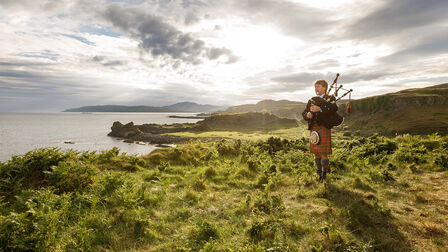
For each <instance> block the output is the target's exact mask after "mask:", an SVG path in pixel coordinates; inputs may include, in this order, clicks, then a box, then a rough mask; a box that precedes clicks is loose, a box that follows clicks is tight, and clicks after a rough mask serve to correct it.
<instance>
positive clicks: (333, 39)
mask: <svg viewBox="0 0 448 252" xmlns="http://www.w3.org/2000/svg"><path fill="white" fill-rule="evenodd" d="M447 12H448V1H445V0H427V1H420V0H400V1H386V0H382V1H373V0H366V1H355V0H340V1H326V0H315V1H312V2H311V1H306V0H229V1H219V0H207V1H205V0H189V1H185V0H172V1H159V0H147V1H144V0H123V1H120V0H114V1H108V0H98V1H87V0H61V1H53V0H42V1H31V0H2V1H0V47H1V48H2V50H1V51H0V112H2V111H3V112H4V111H6V112H7V111H61V110H64V109H67V108H72V107H80V106H87V105H104V104H122V105H148V106H162V105H169V104H173V103H176V102H183V101H191V102H197V103H202V104H215V105H238V104H244V103H251V102H252V103H255V102H257V101H259V100H263V99H275V100H280V99H288V100H294V101H306V100H307V99H308V98H309V97H310V96H312V95H313V90H312V83H313V82H314V81H315V80H317V79H325V80H327V81H328V82H332V80H333V79H334V77H335V75H336V73H340V74H341V76H340V79H339V82H340V83H341V84H343V85H344V86H345V87H347V88H353V89H354V93H353V96H352V97H353V98H355V99H356V98H362V97H365V96H371V95H378V94H383V93H387V92H395V91H398V90H400V89H404V88H412V87H424V86H429V85H435V84H439V83H443V82H448V74H447V70H448V60H447V58H448V57H447V56H448V35H447V34H448V16H447V15H446V14H445V13H447Z"/></svg>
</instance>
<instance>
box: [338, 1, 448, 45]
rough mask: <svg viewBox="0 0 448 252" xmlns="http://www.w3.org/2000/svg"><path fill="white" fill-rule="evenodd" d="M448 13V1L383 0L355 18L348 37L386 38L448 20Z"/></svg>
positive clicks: (347, 33) (347, 34) (348, 31)
mask: <svg viewBox="0 0 448 252" xmlns="http://www.w3.org/2000/svg"><path fill="white" fill-rule="evenodd" d="M446 13H448V1H446V0H425V1H421V0H400V1H383V5H382V6H381V7H380V8H377V9H376V10H374V11H373V12H372V13H370V14H368V15H367V16H364V17H363V18H361V19H360V20H355V21H354V23H353V24H352V25H351V26H350V27H349V28H348V29H347V32H346V36H348V37H349V38H357V39H369V38H376V37H383V38H384V37H387V36H390V35H397V34H400V33H402V32H403V31H405V30H415V29H417V28H421V27H424V26H428V25H431V24H434V23H437V22H440V21H442V20H447V19H448V16H447V15H446ZM417 34H418V32H416V33H415V34H414V35H417Z"/></svg>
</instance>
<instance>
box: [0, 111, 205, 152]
mask: <svg viewBox="0 0 448 252" xmlns="http://www.w3.org/2000/svg"><path fill="white" fill-rule="evenodd" d="M195 114H196V113H91V114H81V113H0V161H6V160H8V159H10V158H11V156H13V155H21V154H25V153H26V152H28V151H30V150H32V149H35V148H43V147H60V148H61V149H74V150H79V151H87V150H89V151H94V150H96V151H100V150H108V149H111V148H113V147H114V146H115V147H118V148H119V149H120V151H122V152H126V153H129V154H139V155H140V154H147V153H149V152H151V151H152V150H154V149H155V148H156V147H155V146H154V145H139V144H130V143H124V142H123V140H119V139H117V138H113V137H108V136H107V134H108V133H109V132H110V131H111V130H110V128H111V126H112V124H113V122H114V121H120V122H121V123H123V124H126V123H128V122H134V124H144V123H157V124H173V123H184V122H190V123H194V122H197V121H199V120H198V119H179V118H169V117H168V116H169V115H182V116H191V115H195ZM64 142H73V143H74V144H65V143H64Z"/></svg>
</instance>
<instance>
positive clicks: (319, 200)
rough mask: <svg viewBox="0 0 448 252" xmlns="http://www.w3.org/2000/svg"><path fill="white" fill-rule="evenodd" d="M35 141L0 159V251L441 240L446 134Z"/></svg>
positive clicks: (325, 246)
mask: <svg viewBox="0 0 448 252" xmlns="http://www.w3.org/2000/svg"><path fill="white" fill-rule="evenodd" d="M334 145H335V146H334V151H333V155H332V156H331V159H330V161H331V173H330V174H329V180H328V182H327V183H325V184H321V183H317V179H316V176H315V171H314V170H315V168H314V164H313V157H312V155H311V154H309V153H308V151H307V150H308V144H307V140H306V139H305V138H298V139H293V140H288V139H281V138H274V137H271V138H267V139H264V140H257V141H239V140H222V141H216V142H210V143H202V142H199V141H197V142H190V143H188V144H183V145H179V146H177V147H176V148H168V149H157V150H155V151H153V152H152V153H150V154H148V155H146V156H143V157H137V156H128V155H125V154H124V153H121V154H120V153H119V150H118V149H115V148H114V149H112V150H110V151H104V152H99V153H95V152H75V151H66V152H63V151H61V150H58V149H54V148H50V149H36V150H34V151H31V152H29V153H27V154H25V155H23V156H15V157H13V158H12V159H11V160H9V161H6V162H4V163H0V198H1V203H0V204H1V207H0V249H1V250H5V251H17V250H18V251H24V250H35V251H67V250H68V251H77V250H84V251H85V250H89V251H103V250H113V251H123V250H124V251H200V250H201V251H223V250H224V251H298V250H299V251H300V250H304V251H411V250H434V251H437V250H440V251H442V250H444V249H446V247H447V246H448V238H447V237H448V236H447V233H446V230H448V222H447V220H446V216H447V214H448V207H447V206H448V204H447V203H448V202H447V201H448V198H447V195H448V189H447V188H446V184H447V183H448V136H444V137H443V136H439V135H437V134H433V135H428V136H411V135H400V136H397V137H395V138H388V137H383V136H378V135H373V136H371V137H355V138H353V139H350V140H347V139H342V138H337V139H334Z"/></svg>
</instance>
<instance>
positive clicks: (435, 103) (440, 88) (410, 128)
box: [339, 83, 448, 135]
mask: <svg viewBox="0 0 448 252" xmlns="http://www.w3.org/2000/svg"><path fill="white" fill-rule="evenodd" d="M351 107H352V113H351V114H350V115H347V114H346V112H345V108H346V106H345V105H341V106H339V108H340V109H339V111H340V113H341V114H342V115H344V116H345V119H346V120H345V124H344V125H345V126H347V127H348V129H347V130H349V131H351V132H356V131H359V132H360V133H361V134H362V135H369V134H372V133H374V132H379V133H382V134H386V135H393V134H402V133H411V134H428V133H435V132H438V133H441V134H448V83H445V84H440V85H435V86H430V87H425V88H412V89H406V90H402V91H399V92H396V93H389V94H384V95H378V96H373V97H367V98H363V99H359V100H354V101H352V102H351Z"/></svg>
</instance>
